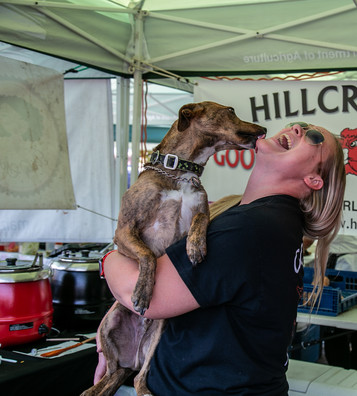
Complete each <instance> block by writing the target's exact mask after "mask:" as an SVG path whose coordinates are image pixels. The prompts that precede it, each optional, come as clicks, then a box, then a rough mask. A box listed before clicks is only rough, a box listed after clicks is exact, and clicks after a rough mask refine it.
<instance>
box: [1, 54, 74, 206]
mask: <svg viewBox="0 0 357 396" xmlns="http://www.w3.org/2000/svg"><path fill="white" fill-rule="evenodd" d="M0 64H1V67H0V120H1V122H0V209H55V208H61V209H74V208H75V204H76V202H75V199H74V194H73V187H72V179H71V171H70V166H69V158H68V147H67V136H66V118H65V111H64V95H63V75H62V74H59V73H57V72H55V71H53V70H51V69H47V68H44V67H40V66H35V65H30V64H29V63H25V62H20V61H17V60H12V59H8V58H4V57H0ZM59 186H60V188H58V187H59Z"/></svg>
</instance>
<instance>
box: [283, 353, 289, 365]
mask: <svg viewBox="0 0 357 396" xmlns="http://www.w3.org/2000/svg"><path fill="white" fill-rule="evenodd" d="M288 363H289V353H288V352H286V362H285V363H284V366H287V364H288Z"/></svg>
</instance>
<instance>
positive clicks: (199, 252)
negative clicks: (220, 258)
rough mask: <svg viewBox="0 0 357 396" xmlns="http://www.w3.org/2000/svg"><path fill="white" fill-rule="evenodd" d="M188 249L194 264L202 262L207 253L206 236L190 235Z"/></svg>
mask: <svg viewBox="0 0 357 396" xmlns="http://www.w3.org/2000/svg"><path fill="white" fill-rule="evenodd" d="M186 251H187V255H188V258H189V259H190V261H191V263H192V265H197V264H198V263H200V262H201V261H202V260H203V259H204V258H205V256H206V254H207V247H206V238H202V237H200V238H196V237H194V236H191V237H188V238H187V242H186Z"/></svg>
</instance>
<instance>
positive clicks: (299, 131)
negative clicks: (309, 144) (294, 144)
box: [291, 124, 303, 136]
mask: <svg viewBox="0 0 357 396" xmlns="http://www.w3.org/2000/svg"><path fill="white" fill-rule="evenodd" d="M291 129H292V131H293V132H294V133H295V134H296V135H297V136H302V135H303V129H302V127H301V126H300V125H299V124H295V125H293V126H292V128H291Z"/></svg>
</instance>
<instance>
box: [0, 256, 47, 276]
mask: <svg viewBox="0 0 357 396" xmlns="http://www.w3.org/2000/svg"><path fill="white" fill-rule="evenodd" d="M32 264H33V262H32V261H29V260H18V259H16V258H13V257H8V258H7V259H5V260H0V272H23V271H38V270H41V269H42V267H39V266H38V265H34V266H32Z"/></svg>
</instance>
